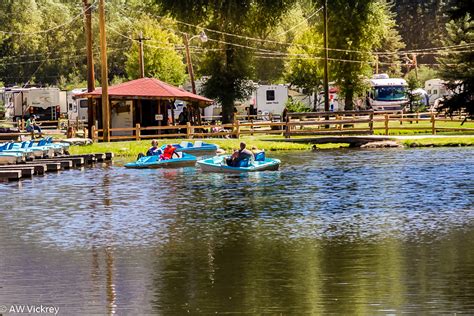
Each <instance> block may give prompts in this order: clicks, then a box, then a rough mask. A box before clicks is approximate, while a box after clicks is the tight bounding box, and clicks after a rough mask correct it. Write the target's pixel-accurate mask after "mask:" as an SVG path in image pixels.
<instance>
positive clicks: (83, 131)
mask: <svg viewBox="0 0 474 316" xmlns="http://www.w3.org/2000/svg"><path fill="white" fill-rule="evenodd" d="M82 135H84V138H87V128H85V127H84V128H83V129H82Z"/></svg>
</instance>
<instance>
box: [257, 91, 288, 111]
mask: <svg viewBox="0 0 474 316" xmlns="http://www.w3.org/2000/svg"><path fill="white" fill-rule="evenodd" d="M255 101H256V108H257V111H258V112H259V113H262V114H264V115H265V114H270V113H271V114H279V115H281V114H282V113H283V110H284V109H285V105H286V102H287V101H288V87H287V86H285V85H261V86H259V87H258V88H257V90H256V91H255Z"/></svg>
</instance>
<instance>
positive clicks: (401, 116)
mask: <svg viewBox="0 0 474 316" xmlns="http://www.w3.org/2000/svg"><path fill="white" fill-rule="evenodd" d="M400 125H403V110H402V113H401V114H400Z"/></svg>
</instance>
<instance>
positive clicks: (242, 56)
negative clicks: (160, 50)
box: [157, 0, 294, 123]
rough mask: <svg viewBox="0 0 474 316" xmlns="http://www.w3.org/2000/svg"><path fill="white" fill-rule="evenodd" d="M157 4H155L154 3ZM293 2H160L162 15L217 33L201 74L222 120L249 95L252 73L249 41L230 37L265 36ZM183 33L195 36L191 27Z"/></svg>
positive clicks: (256, 0) (171, 0) (230, 118)
mask: <svg viewBox="0 0 474 316" xmlns="http://www.w3.org/2000/svg"><path fill="white" fill-rule="evenodd" d="M157 2H158V1H157ZM293 2H294V0H275V1H269V0H229V1H211V0H201V1H191V0H179V1H178V0H163V1H159V3H160V4H161V7H162V8H163V10H164V11H165V12H169V13H170V14H172V15H174V16H177V17H179V18H180V19H184V20H186V22H188V23H192V24H196V23H200V26H203V27H207V28H209V29H213V30H216V31H219V32H220V33H212V38H211V34H208V37H209V38H210V42H209V43H208V44H206V46H207V47H209V48H212V49H213V50H212V51H211V52H209V53H208V54H207V55H206V56H205V58H204V59H203V64H202V66H201V67H200V71H201V73H202V74H203V75H207V76H209V77H208V78H209V79H208V80H207V81H206V82H205V83H204V86H203V89H204V94H205V95H206V96H208V97H210V98H213V99H216V100H217V101H219V102H220V103H221V104H222V120H223V122H225V123H227V122H230V121H231V120H232V116H233V107H234V101H236V100H239V99H240V100H242V99H244V98H246V97H247V96H248V95H249V92H250V91H251V89H250V87H251V86H250V84H249V79H250V78H251V77H252V75H253V73H254V68H253V67H252V55H253V51H254V50H255V49H249V48H247V46H250V45H251V44H249V42H248V41H246V40H245V39H244V38H238V37H234V36H231V35H229V34H239V35H243V36H253V35H254V34H255V30H258V31H259V32H262V33H265V32H268V30H269V29H270V28H271V27H272V26H274V25H276V24H277V23H278V22H279V19H280V17H281V15H282V13H284V12H286V11H287V10H288V8H289V7H290V4H292V3H293ZM183 30H184V31H187V32H193V33H195V32H197V30H198V29H196V28H193V27H189V26H188V27H183Z"/></svg>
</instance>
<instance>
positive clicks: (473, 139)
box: [70, 135, 474, 157]
mask: <svg viewBox="0 0 474 316" xmlns="http://www.w3.org/2000/svg"><path fill="white" fill-rule="evenodd" d="M388 138H390V141H395V142H397V143H398V144H400V145H401V146H402V147H403V148H427V147H470V146H474V136H464V135H462V136H442V135H439V136H433V135H427V136H421V137H420V135H416V136H413V137H410V136H398V137H397V136H395V137H394V136H389V137H388ZM184 140H185V139H158V142H159V144H160V146H161V145H163V144H169V143H172V144H176V143H178V144H179V143H180V142H182V141H184ZM196 140H200V141H203V142H208V143H213V144H216V145H218V146H219V147H220V148H222V149H223V150H225V151H226V152H231V151H232V150H233V149H236V148H238V147H239V143H240V142H241V141H244V142H246V143H247V145H248V146H249V147H252V146H256V147H257V148H258V149H261V150H262V149H263V150H265V151H267V152H278V151H301V150H311V146H312V144H311V142H301V141H300V142H298V140H297V139H292V140H285V139H284V138H274V139H269V138H265V137H258V136H249V137H242V138H241V139H235V138H231V139H226V138H211V139H209V138H206V139H190V140H187V141H190V142H193V141H196ZM295 140H296V141H295ZM150 142H151V140H144V141H124V142H112V143H94V144H92V145H85V146H71V148H70V153H71V154H89V153H94V152H113V153H114V155H115V156H116V157H136V156H137V155H138V154H139V153H141V152H142V153H143V152H146V150H147V149H148V148H149V147H150ZM347 147H349V144H340V143H329V144H318V145H317V148H318V149H319V150H330V149H338V148H347Z"/></svg>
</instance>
